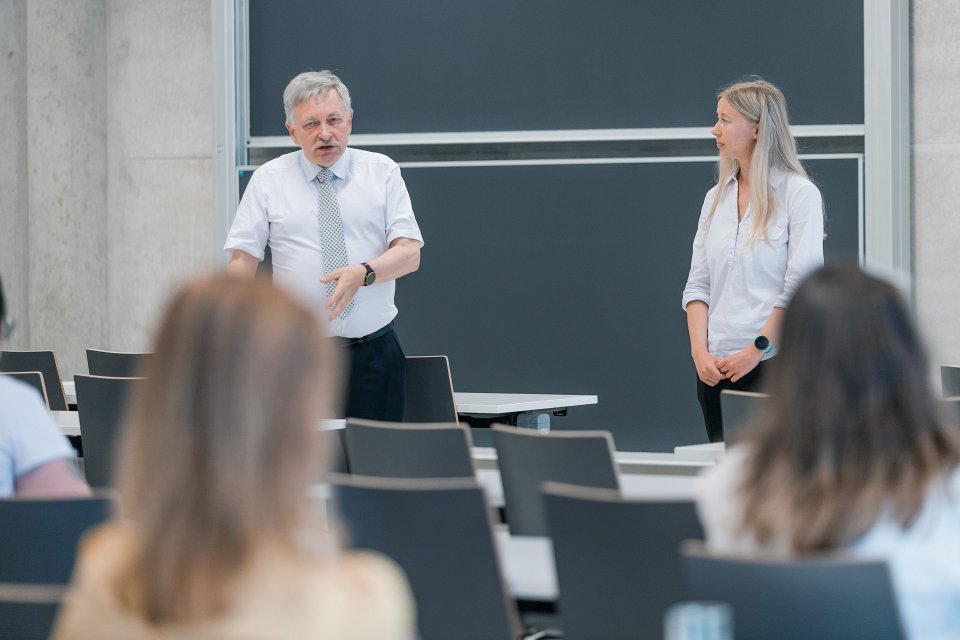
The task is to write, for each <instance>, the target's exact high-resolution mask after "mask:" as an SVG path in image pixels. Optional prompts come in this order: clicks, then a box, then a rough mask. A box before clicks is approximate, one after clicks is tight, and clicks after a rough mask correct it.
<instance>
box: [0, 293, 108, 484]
mask: <svg viewBox="0 0 960 640" xmlns="http://www.w3.org/2000/svg"><path fill="white" fill-rule="evenodd" d="M12 327H13V323H12V322H11V321H10V317H9V316H8V315H7V308H6V301H5V300H4V296H3V284H2V283H0V349H2V348H3V341H4V340H6V339H7V337H8V336H9V334H10V332H11V331H12ZM13 494H20V495H51V496H82V495H89V494H90V489H89V487H87V485H86V483H84V482H83V480H81V479H80V478H79V477H78V475H77V471H76V464H75V462H74V453H73V448H72V447H71V446H70V443H69V442H67V439H66V438H65V437H64V436H63V434H61V433H60V430H59V429H58V428H57V425H56V424H55V423H54V422H53V419H52V418H51V417H50V412H49V411H47V407H46V405H45V404H44V402H43V398H41V397H40V394H39V393H37V391H36V389H33V388H32V387H30V386H29V385H27V384H24V383H22V382H20V381H18V380H15V379H13V378H12V377H10V376H5V375H0V497H8V496H11V495H13Z"/></svg>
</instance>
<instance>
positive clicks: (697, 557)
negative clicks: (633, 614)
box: [681, 544, 905, 640]
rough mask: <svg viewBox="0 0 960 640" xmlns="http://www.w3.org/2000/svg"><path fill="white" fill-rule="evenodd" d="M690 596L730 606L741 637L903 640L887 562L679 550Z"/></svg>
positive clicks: (744, 639)
mask: <svg viewBox="0 0 960 640" xmlns="http://www.w3.org/2000/svg"><path fill="white" fill-rule="evenodd" d="M681 561H682V564H683V569H684V575H685V578H686V582H687V587H688V590H689V596H690V597H691V598H692V599H694V600H716V601H720V602H726V603H729V604H730V605H731V606H732V607H733V625H734V632H733V637H735V638H736V639H737V640H769V639H770V638H777V639H778V640H809V639H810V638H830V639H831V640H860V639H862V638H870V639H871V640H902V639H903V638H905V635H904V632H903V626H902V624H901V620H900V615H899V610H898V608H897V602H896V599H895V597H894V592H893V586H892V583H891V580H890V571H889V569H888V567H887V565H886V563H885V562H882V561H861V560H854V559H850V558H804V559H795V560H773V559H754V558H751V559H747V558H743V557H726V556H718V555H712V554H710V553H709V552H707V551H705V550H704V548H703V545H702V544H685V545H684V547H683V551H682V554H681Z"/></svg>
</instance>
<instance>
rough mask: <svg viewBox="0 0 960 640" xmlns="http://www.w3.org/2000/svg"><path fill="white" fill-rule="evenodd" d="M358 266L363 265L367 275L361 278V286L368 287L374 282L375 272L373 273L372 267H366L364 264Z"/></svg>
mask: <svg viewBox="0 0 960 640" xmlns="http://www.w3.org/2000/svg"><path fill="white" fill-rule="evenodd" d="M360 264H361V265H363V268H364V269H366V270H367V273H366V274H365V275H364V276H363V286H364V287H369V286H370V285H372V284H373V283H374V282H375V281H376V279H377V272H376V271H374V270H373V267H371V266H370V265H368V264H367V263H366V262H361V263H360Z"/></svg>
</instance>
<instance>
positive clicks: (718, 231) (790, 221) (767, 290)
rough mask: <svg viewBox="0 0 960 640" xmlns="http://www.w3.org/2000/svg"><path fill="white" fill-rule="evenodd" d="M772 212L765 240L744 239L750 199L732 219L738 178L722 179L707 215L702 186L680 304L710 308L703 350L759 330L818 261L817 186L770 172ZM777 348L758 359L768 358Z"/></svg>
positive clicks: (739, 344)
mask: <svg viewBox="0 0 960 640" xmlns="http://www.w3.org/2000/svg"><path fill="white" fill-rule="evenodd" d="M770 185H771V187H772V189H773V202H772V206H773V218H772V220H771V221H770V226H769V228H768V230H767V239H766V240H762V239H761V240H759V241H757V242H756V243H754V244H752V245H751V244H750V233H751V230H752V228H753V219H754V217H753V204H752V203H751V204H750V205H749V206H748V207H747V210H746V212H744V215H743V220H742V221H739V222H738V220H737V208H738V207H737V195H738V194H737V179H736V177H731V178H730V179H729V180H728V181H727V182H726V184H725V185H723V193H722V194H721V196H720V202H719V203H718V204H717V209H716V211H715V212H714V214H713V217H712V218H710V219H709V220H707V214H708V212H709V211H710V205H711V204H712V203H713V194H714V193H715V192H716V190H717V188H718V187H714V188H713V189H711V190H710V191H708V192H707V196H706V198H704V201H703V208H702V209H701V211H700V222H699V224H698V226H697V235H696V237H695V238H694V240H693V258H692V259H691V261H690V275H689V276H688V277H687V286H686V287H685V288H684V290H683V308H684V309H686V308H687V305H688V304H690V302H692V301H693V300H702V301H703V302H706V303H707V305H708V306H709V307H710V309H709V312H708V321H707V349H708V350H709V351H710V353H712V354H713V355H715V356H718V357H721V358H722V357H726V356H729V355H732V354H734V353H736V352H738V351H740V350H741V349H743V348H744V347H746V346H747V345H749V344H751V343H752V342H753V339H754V338H756V337H757V336H758V335H759V334H760V329H761V328H762V327H763V325H764V323H766V321H767V319H768V318H769V317H770V314H771V313H772V312H773V309H774V307H786V306H787V302H789V301H790V298H791V296H793V292H794V291H795V290H796V288H797V286H798V285H799V284H800V281H801V280H802V279H803V277H804V276H805V275H806V274H807V273H808V272H810V271H811V270H813V269H815V268H817V267H819V266H820V265H822V264H823V200H822V199H821V197H820V190H819V189H817V187H816V186H815V185H814V184H813V183H812V182H810V181H809V180H807V179H806V178H804V177H802V176H799V175H797V174H794V173H787V172H784V171H774V172H772V173H771V175H770ZM775 353H776V346H774V349H773V350H771V351H770V353H768V354H766V355H765V356H764V358H768V357H772V356H773V355H774V354H775Z"/></svg>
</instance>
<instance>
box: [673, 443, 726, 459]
mask: <svg viewBox="0 0 960 640" xmlns="http://www.w3.org/2000/svg"><path fill="white" fill-rule="evenodd" d="M673 453H674V455H676V456H677V457H679V458H683V459H685V460H705V461H708V462H719V461H720V460H723V457H724V456H725V455H726V453H727V447H726V445H725V444H724V443H723V442H705V443H703V444H688V445H683V446H679V447H674V448H673Z"/></svg>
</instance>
